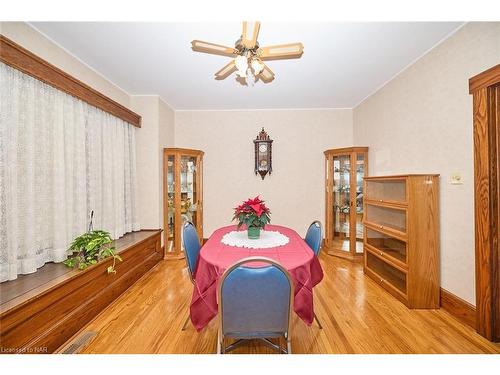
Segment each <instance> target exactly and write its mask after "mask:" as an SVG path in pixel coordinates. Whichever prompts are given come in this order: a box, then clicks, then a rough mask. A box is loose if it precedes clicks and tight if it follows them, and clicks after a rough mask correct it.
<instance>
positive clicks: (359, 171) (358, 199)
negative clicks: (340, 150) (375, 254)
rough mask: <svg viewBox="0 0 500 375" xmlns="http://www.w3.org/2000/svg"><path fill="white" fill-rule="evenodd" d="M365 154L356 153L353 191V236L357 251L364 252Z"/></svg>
mask: <svg viewBox="0 0 500 375" xmlns="http://www.w3.org/2000/svg"><path fill="white" fill-rule="evenodd" d="M365 169H366V165H365V154H364V153H357V154H356V169H355V170H354V171H353V174H354V175H355V176H356V181H355V184H356V190H355V191H354V192H353V199H354V201H355V203H354V204H353V216H354V217H353V236H354V238H355V244H354V247H355V253H358V254H361V253H363V214H364V212H363V196H364V194H363V177H364V176H365Z"/></svg>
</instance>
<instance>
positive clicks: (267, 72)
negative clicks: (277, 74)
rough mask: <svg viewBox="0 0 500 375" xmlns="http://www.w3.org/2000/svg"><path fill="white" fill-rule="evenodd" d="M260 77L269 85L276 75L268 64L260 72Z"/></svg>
mask: <svg viewBox="0 0 500 375" xmlns="http://www.w3.org/2000/svg"><path fill="white" fill-rule="evenodd" d="M259 77H260V79H261V80H262V81H264V82H265V83H269V82H271V81H272V80H273V79H274V73H273V71H272V70H271V69H269V67H268V66H267V65H266V64H264V69H262V72H260V74H259Z"/></svg>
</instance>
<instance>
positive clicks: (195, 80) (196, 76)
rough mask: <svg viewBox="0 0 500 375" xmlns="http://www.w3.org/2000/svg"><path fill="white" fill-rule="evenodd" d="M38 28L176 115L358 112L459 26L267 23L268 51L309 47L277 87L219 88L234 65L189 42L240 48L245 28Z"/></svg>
mask: <svg viewBox="0 0 500 375" xmlns="http://www.w3.org/2000/svg"><path fill="white" fill-rule="evenodd" d="M31 25H33V26H34V27H35V28H36V29H38V30H39V31H41V32H42V33H44V34H45V35H47V36H48V37H49V38H50V39H52V40H54V41H55V42H56V43H58V44H59V45H61V46H62V47H64V48H65V49H66V50H68V51H69V52H70V53H72V54H73V55H75V56H77V57H78V58H79V59H80V60H82V61H84V62H85V63H86V64H88V65H89V66H91V67H92V68H93V69H95V70H96V71H98V72H99V73H101V74H103V75H104V76H105V77H107V78H108V79H109V80H111V81H112V82H113V83H115V84H116V85H118V86H119V87H121V88H122V89H124V90H125V91H127V92H128V93H129V94H132V95H146V94H150V95H151V94H158V95H160V96H161V97H162V98H163V99H164V100H165V101H166V102H167V103H169V104H170V105H171V106H172V107H173V108H174V109H176V110H187V109H272V108H353V107H355V106H356V105H357V104H359V102H361V101H362V100H363V99H364V98H366V97H367V96H369V95H370V94H372V93H373V92H374V91H376V90H377V89H378V88H380V87H381V86H382V85H383V84H385V83H386V82H387V81H389V80H390V79H391V78H393V77H394V76H395V75H396V74H398V73H399V72H401V71H402V70H403V69H404V68H405V67H406V66H408V65H409V64H411V63H412V62H414V61H415V60H416V59H418V58H419V57H420V56H422V55H423V54H424V53H425V52H427V51H428V50H429V49H431V48H433V47H434V46H435V45H436V44H437V43H439V42H440V41H442V40H443V39H444V38H446V37H447V36H449V35H450V34H451V33H452V32H454V31H455V30H457V29H458V28H459V27H460V26H461V25H462V23H459V22H404V23H338V22H337V23H333V22H331V23H279V22H262V24H261V29H260V34H259V43H260V45H261V46H266V45H272V44H281V43H290V42H302V43H303V44H304V54H303V55H302V57H301V58H300V59H293V60H277V61H269V62H268V63H267V65H268V66H269V67H270V68H271V69H272V70H273V71H274V73H275V75H276V78H275V79H274V81H273V82H271V83H268V84H264V83H262V82H257V83H256V84H255V86H254V87H247V86H242V85H241V84H240V83H238V82H237V81H236V80H235V75H234V74H233V75H232V76H230V77H228V78H226V79H225V80H223V81H216V80H215V79H214V73H215V72H216V71H218V70H219V69H220V68H222V67H223V66H224V65H225V64H226V63H227V62H228V61H229V58H228V57H224V56H216V55H208V54H203V53H198V52H193V51H192V50H191V44H190V42H191V40H193V39H200V40H204V41H208V42H213V43H218V44H223V45H227V46H233V45H234V42H235V40H236V39H237V38H238V37H239V36H240V34H241V23H238V22H231V23H125V22H103V23H98V22H59V23H56V22H32V23H31Z"/></svg>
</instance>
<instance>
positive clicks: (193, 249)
mask: <svg viewBox="0 0 500 375" xmlns="http://www.w3.org/2000/svg"><path fill="white" fill-rule="evenodd" d="M182 245H183V246H184V254H185V255H186V263H187V266H188V271H189V277H190V278H191V281H193V280H194V271H195V270H196V263H197V262H198V255H199V254H200V241H199V239H198V233H197V232H196V228H195V226H194V225H193V223H191V222H190V221H186V222H185V223H184V224H183V225H182Z"/></svg>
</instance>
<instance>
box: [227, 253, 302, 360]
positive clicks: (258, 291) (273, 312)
mask: <svg viewBox="0 0 500 375" xmlns="http://www.w3.org/2000/svg"><path fill="white" fill-rule="evenodd" d="M256 259H259V262H265V263H267V264H270V265H264V266H259V267H249V266H248V265H249V263H251V262H253V263H254V262H255V260H256ZM254 265H255V263H254ZM292 301H293V283H292V281H291V278H290V275H289V274H288V272H287V271H286V270H285V269H284V268H283V267H281V266H280V265H279V264H278V263H276V262H274V261H272V260H271V259H266V258H256V257H252V258H246V259H243V260H241V261H240V262H238V263H237V264H235V265H234V266H232V267H230V268H229V269H228V270H227V271H226V272H225V273H224V275H223V276H222V278H221V281H220V285H219V313H220V327H219V343H218V348H219V350H222V351H224V348H222V349H221V346H222V345H223V341H224V338H232V339H267V338H278V337H285V338H286V339H287V343H288V349H289V350H290V344H289V333H288V332H289V325H290V309H291V306H292ZM280 349H281V348H280ZM283 351H284V350H283Z"/></svg>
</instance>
